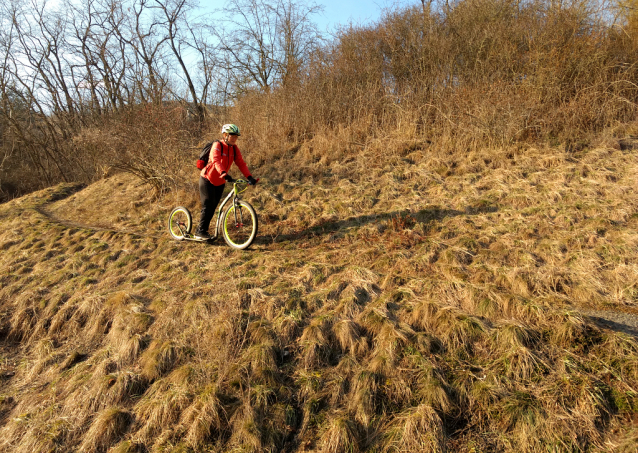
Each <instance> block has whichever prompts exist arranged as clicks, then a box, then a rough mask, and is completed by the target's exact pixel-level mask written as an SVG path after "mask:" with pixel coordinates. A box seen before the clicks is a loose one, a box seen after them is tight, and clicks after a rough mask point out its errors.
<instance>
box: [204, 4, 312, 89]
mask: <svg viewBox="0 0 638 453" xmlns="http://www.w3.org/2000/svg"><path fill="white" fill-rule="evenodd" d="M320 9H321V8H320V7H319V6H317V5H315V4H312V3H311V4H309V5H306V4H301V3H297V2H294V1H292V0H231V2H230V7H229V8H226V10H225V11H230V13H228V14H229V16H228V17H223V18H222V20H221V23H222V24H227V26H224V27H223V28H221V29H218V28H217V27H216V28H215V33H216V34H217V36H218V37H219V40H220V42H221V46H222V49H223V51H224V54H225V58H224V63H225V65H226V68H227V69H228V70H229V71H230V72H231V74H232V77H233V78H234V82H235V85H236V86H237V88H238V89H239V90H241V89H244V88H246V85H250V84H252V85H257V86H258V87H259V88H260V89H262V90H264V91H269V90H270V89H271V88H272V87H273V86H274V85H276V84H278V83H284V82H285V81H286V80H289V78H290V77H291V76H293V75H295V74H296V73H297V71H298V70H299V68H300V67H301V65H302V64H303V63H304V61H305V60H306V58H307V57H308V56H309V55H310V53H311V52H312V50H313V49H314V48H315V47H316V46H317V44H318V43H319V41H320V39H321V37H320V34H319V32H318V30H317V28H316V26H315V25H314V24H313V22H312V21H311V16H312V15H313V14H315V13H317V12H319V11H320Z"/></svg>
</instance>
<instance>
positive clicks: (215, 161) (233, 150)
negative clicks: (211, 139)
mask: <svg viewBox="0 0 638 453" xmlns="http://www.w3.org/2000/svg"><path fill="white" fill-rule="evenodd" d="M233 162H236V163H237V166H238V167H239V169H240V170H241V172H242V173H243V174H244V176H245V177H246V178H248V177H249V176H251V174H250V171H249V170H248V166H247V165H246V162H244V158H243V157H242V156H241V151H239V147H238V146H237V145H235V146H229V145H227V144H226V143H224V142H223V141H219V142H216V143H215V144H214V145H213V148H212V149H211V150H210V155H209V157H208V165H206V166H205V167H204V168H203V169H202V172H201V173H200V175H201V176H202V178H206V179H208V180H209V181H210V183H211V184H212V185H214V186H221V185H223V184H224V183H226V181H225V180H224V175H226V173H228V171H229V170H230V167H231V165H233Z"/></svg>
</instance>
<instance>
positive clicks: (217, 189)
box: [197, 176, 226, 233]
mask: <svg viewBox="0 0 638 453" xmlns="http://www.w3.org/2000/svg"><path fill="white" fill-rule="evenodd" d="M225 186H226V184H222V185H221V186H214V185H212V184H211V182H210V181H209V180H208V179H206V178H203V177H201V176H200V177H199V198H200V199H201V201H202V213H201V216H200V218H199V227H198V228H197V232H198V233H206V232H208V227H209V226H210V221H211V220H212V218H213V216H214V215H215V209H217V205H218V204H219V200H221V199H222V194H223V193H224V187H225Z"/></svg>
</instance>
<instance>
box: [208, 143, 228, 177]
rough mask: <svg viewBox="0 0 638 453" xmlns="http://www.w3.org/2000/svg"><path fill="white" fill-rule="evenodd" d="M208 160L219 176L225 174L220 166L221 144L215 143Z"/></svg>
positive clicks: (224, 170)
mask: <svg viewBox="0 0 638 453" xmlns="http://www.w3.org/2000/svg"><path fill="white" fill-rule="evenodd" d="M210 159H211V160H212V161H213V168H214V169H215V170H217V173H219V174H220V175H221V176H224V175H225V174H226V169H225V168H224V167H223V166H222V144H221V142H217V143H215V145H214V146H213V149H211V150H210Z"/></svg>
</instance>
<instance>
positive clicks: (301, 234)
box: [255, 206, 498, 244]
mask: <svg viewBox="0 0 638 453" xmlns="http://www.w3.org/2000/svg"><path fill="white" fill-rule="evenodd" d="M497 211H498V208H497V207H495V206H479V207H467V208H465V210H463V211H459V210H456V209H441V208H439V207H436V206H435V207H428V208H425V209H422V210H420V211H417V212H411V211H409V210H402V211H393V212H389V213H382V214H370V215H361V216H356V217H348V218H346V219H343V220H335V221H327V222H323V223H320V224H318V225H314V226H312V227H309V228H304V229H301V230H299V231H296V232H294V233H287V234H277V235H270V237H269V236H263V235H262V236H260V237H258V238H257V239H256V240H255V242H256V243H261V244H272V243H281V242H287V241H296V240H300V239H310V238H315V237H321V236H326V235H330V234H335V233H342V235H345V233H346V231H347V230H348V229H350V228H360V227H363V226H365V225H368V224H374V223H378V222H382V221H388V220H391V219H393V218H396V219H403V220H408V221H409V219H410V218H411V219H412V220H413V221H416V222H418V223H423V224H425V225H426V226H428V225H430V224H432V223H433V222H440V221H441V220H443V219H445V218H448V217H458V216H472V215H480V214H489V213H493V212H497ZM282 220H283V221H285V219H271V220H269V221H267V223H272V224H275V225H276V224H277V223H278V222H281V221H282Z"/></svg>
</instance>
